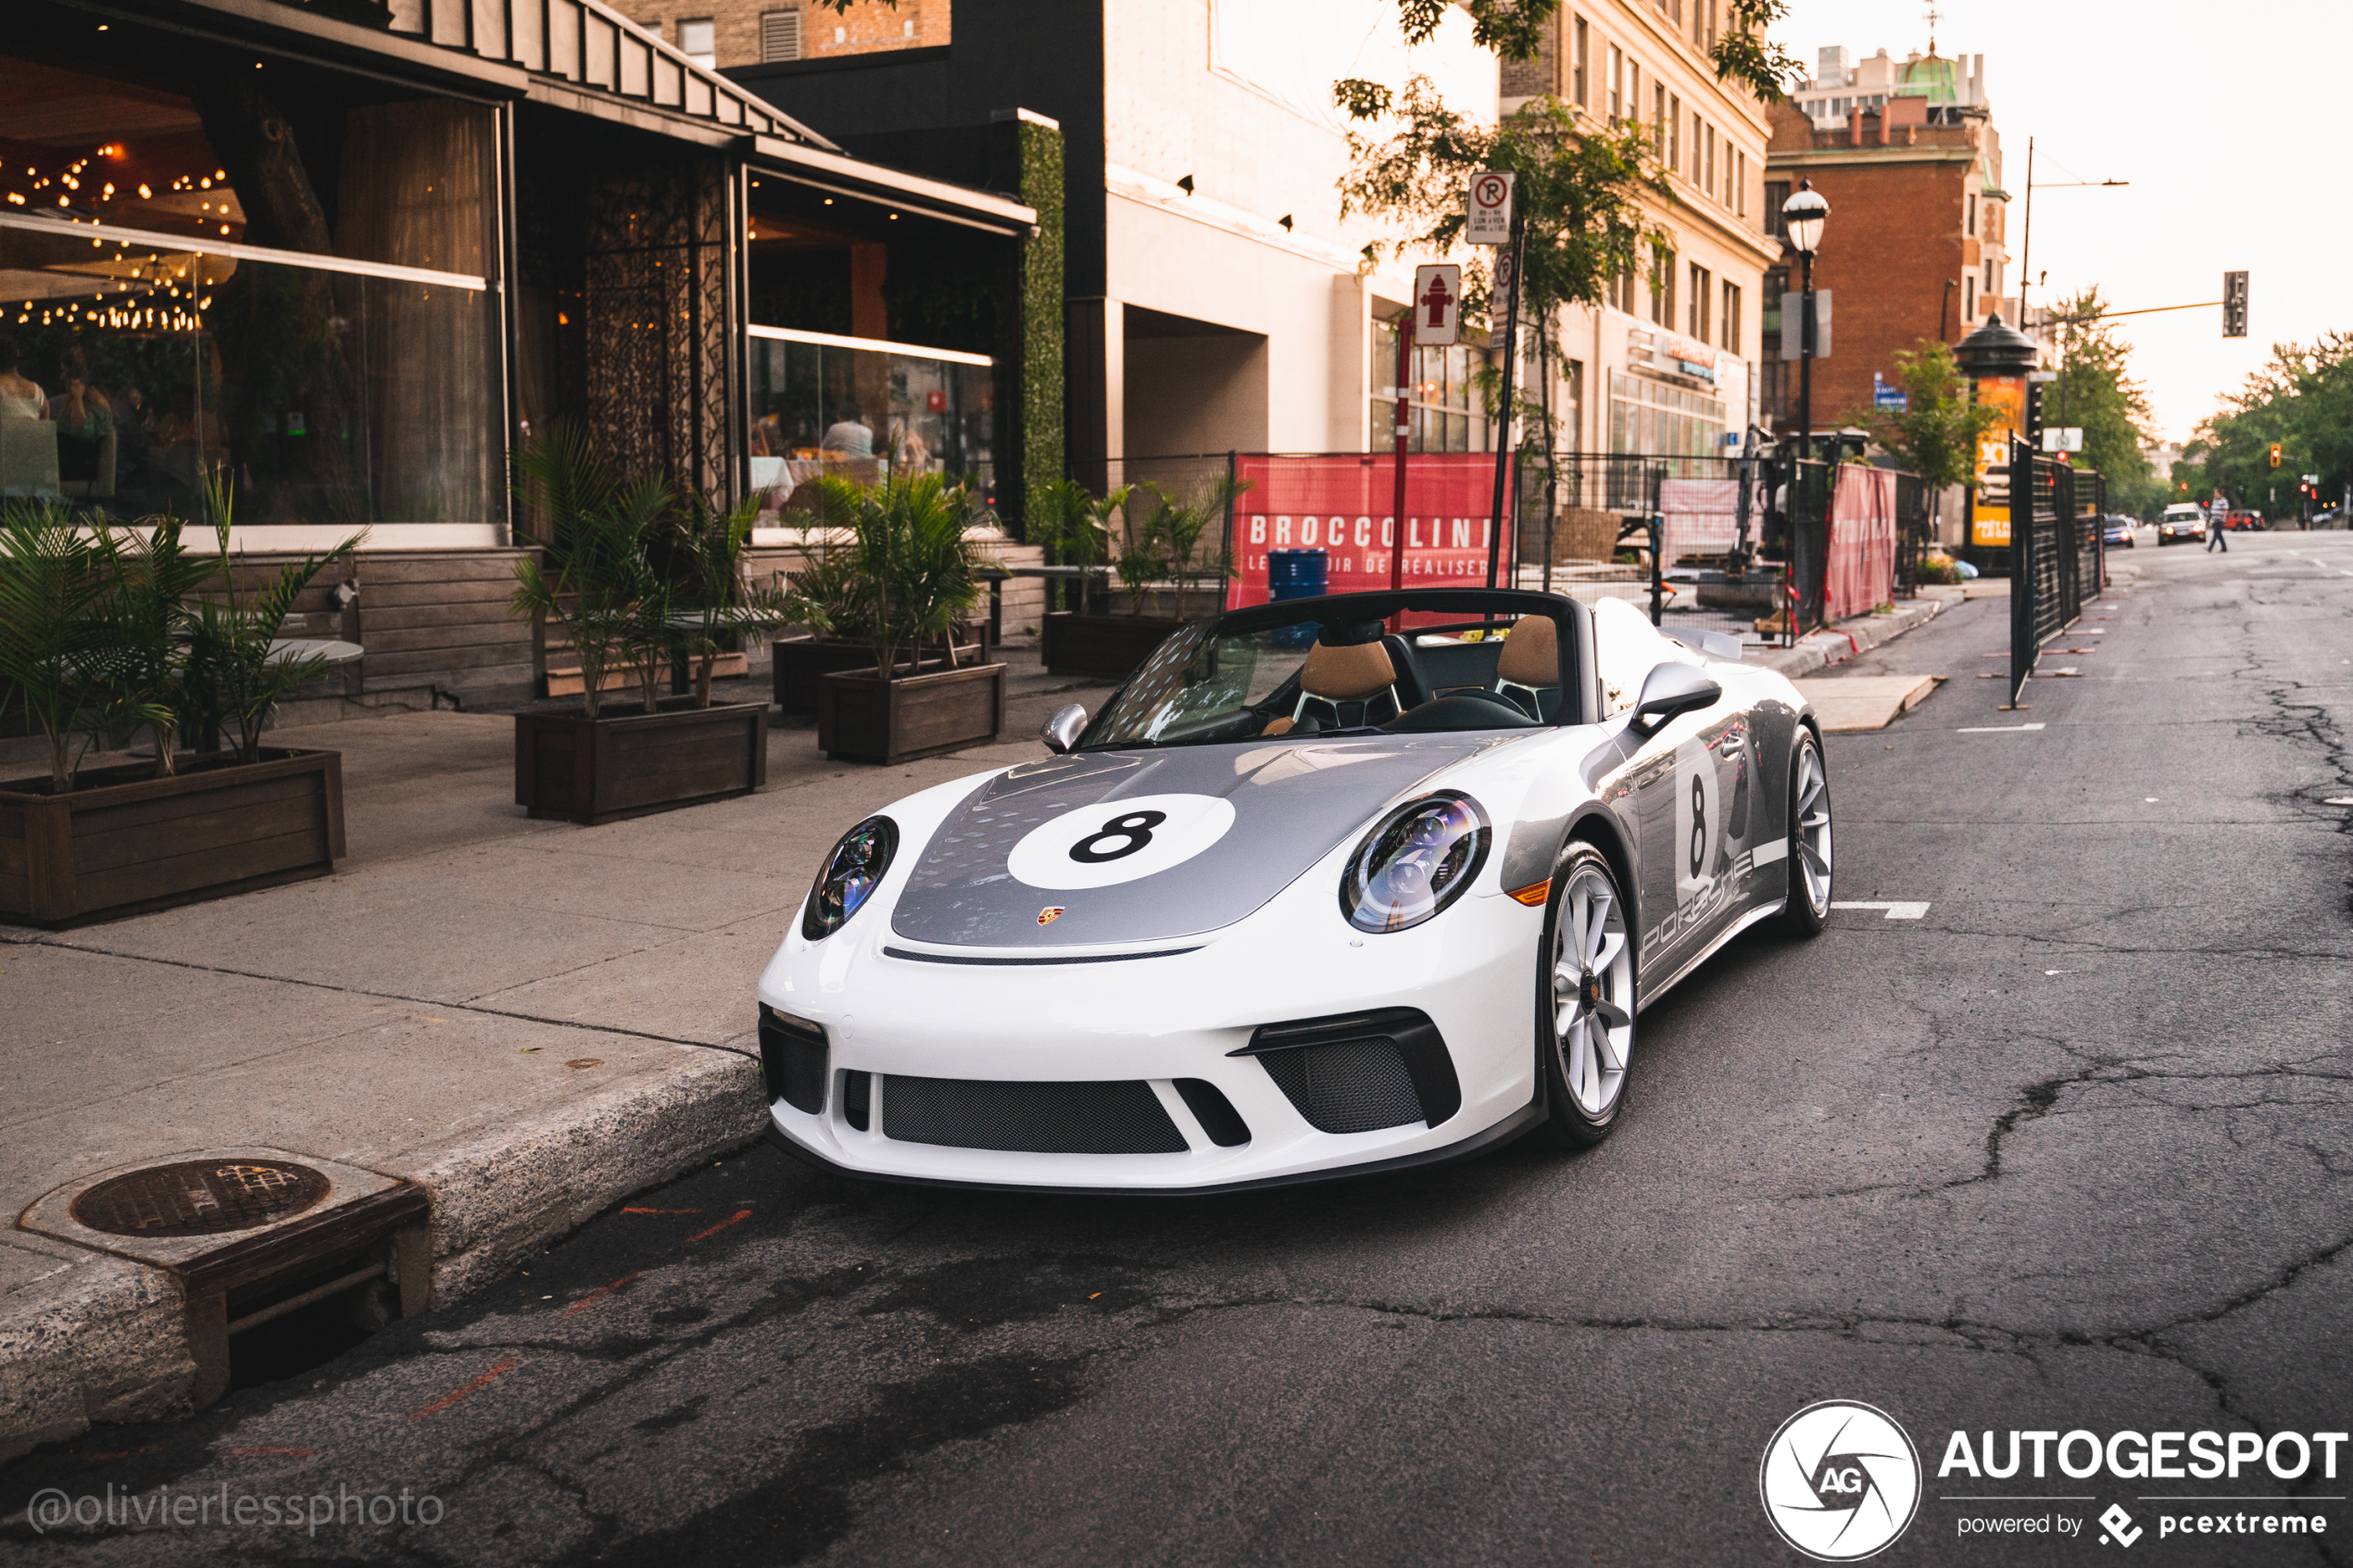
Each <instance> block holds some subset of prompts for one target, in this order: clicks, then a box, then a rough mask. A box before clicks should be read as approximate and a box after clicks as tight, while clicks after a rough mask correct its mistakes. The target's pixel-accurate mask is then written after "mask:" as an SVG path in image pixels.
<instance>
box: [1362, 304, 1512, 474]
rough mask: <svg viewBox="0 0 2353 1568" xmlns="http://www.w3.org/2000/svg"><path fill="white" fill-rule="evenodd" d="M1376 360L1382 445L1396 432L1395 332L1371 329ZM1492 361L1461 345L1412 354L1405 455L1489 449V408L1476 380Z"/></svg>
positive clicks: (1376, 428)
mask: <svg viewBox="0 0 2353 1568" xmlns="http://www.w3.org/2000/svg"><path fill="white" fill-rule="evenodd" d="M1373 358H1374V361H1375V363H1377V364H1378V365H1379V366H1380V367H1381V377H1380V382H1379V383H1378V384H1376V385H1375V387H1374V389H1373V392H1374V395H1373V398H1372V412H1373V432H1374V435H1375V439H1376V440H1377V441H1379V442H1380V443H1382V444H1383V445H1387V444H1389V443H1390V442H1393V441H1394V440H1395V439H1396V432H1397V403H1396V398H1397V388H1396V387H1395V386H1394V385H1393V384H1390V377H1392V376H1394V375H1395V374H1396V373H1397V326H1396V323H1395V322H1393V321H1376V322H1374V323H1373ZM1489 359H1490V356H1489V354H1488V351H1487V350H1485V349H1483V348H1473V347H1471V346H1470V345H1467V344H1457V345H1454V346H1453V347H1451V348H1416V349H1415V350H1414V358H1413V369H1412V371H1411V372H1410V373H1411V375H1412V377H1413V381H1412V383H1411V384H1410V386H1409V387H1408V388H1407V391H1406V395H1405V404H1406V408H1407V410H1408V413H1409V416H1410V418H1409V420H1408V423H1409V425H1410V427H1411V428H1410V430H1409V433H1408V434H1407V435H1406V438H1405V446H1406V450H1408V451H1412V452H1484V451H1486V450H1488V449H1489V442H1488V431H1489V421H1488V419H1487V405H1486V403H1485V401H1484V400H1483V398H1482V397H1481V395H1480V394H1479V391H1478V385H1477V383H1476V379H1475V378H1476V377H1477V376H1478V372H1479V371H1481V370H1485V369H1486V368H1487V365H1488V363H1489Z"/></svg>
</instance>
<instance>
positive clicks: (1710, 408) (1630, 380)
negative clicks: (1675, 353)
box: [1609, 370, 1724, 458]
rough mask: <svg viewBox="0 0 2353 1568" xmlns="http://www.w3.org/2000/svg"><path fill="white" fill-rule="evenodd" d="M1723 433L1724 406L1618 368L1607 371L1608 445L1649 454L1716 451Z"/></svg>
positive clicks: (1616, 449)
mask: <svg viewBox="0 0 2353 1568" xmlns="http://www.w3.org/2000/svg"><path fill="white" fill-rule="evenodd" d="M1723 434H1724V405H1723V403H1722V402H1721V401H1720V400H1719V399H1717V398H1714V397H1708V396H1705V395H1701V394H1699V393H1696V392H1685V391H1683V390H1681V389H1680V388H1678V387H1672V386H1667V385H1666V384H1665V383H1660V382H1655V381H1652V380H1650V379H1649V378H1647V377H1644V376H1629V375H1628V374H1626V373H1625V372H1624V371H1622V370H1612V371H1611V372H1610V373H1609V449H1610V450H1611V451H1613V452H1642V453H1648V454H1650V455H1652V456H1654V457H1689V458H1705V457H1709V456H1713V455H1716V454H1717V452H1718V446H1719V445H1720V443H1721V441H1722V438H1723Z"/></svg>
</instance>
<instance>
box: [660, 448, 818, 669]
mask: <svg viewBox="0 0 2353 1568" xmlns="http://www.w3.org/2000/svg"><path fill="white" fill-rule="evenodd" d="M761 500H762V497H761V496H760V495H757V494H754V495H748V496H746V497H745V498H744V499H743V500H742V501H741V502H739V503H737V504H736V507H735V508H733V509H731V510H728V511H724V512H723V511H720V510H718V509H717V508H712V507H711V506H709V505H707V504H705V503H704V502H702V501H700V500H699V499H698V500H696V501H694V502H692V503H690V504H689V505H688V507H687V508H686V511H685V514H684V515H683V517H682V518H681V519H680V521H679V525H678V529H677V532H676V533H673V535H672V536H671V541H670V543H671V554H672V559H673V566H674V568H675V571H674V573H673V594H672V597H673V598H674V600H675V603H676V608H677V610H678V611H679V612H681V613H683V615H684V616H685V617H686V618H688V619H690V620H691V621H693V630H692V631H690V632H689V633H687V636H686V652H687V656H688V657H689V658H690V659H693V660H694V661H695V666H694V670H695V706H696V707H697V708H709V707H710V706H711V666H712V665H713V664H714V663H715V662H717V660H718V658H719V656H720V654H721V653H723V652H724V651H725V650H724V648H723V647H722V646H721V639H722V637H723V636H733V637H735V638H737V639H739V640H741V641H743V642H746V643H749V644H752V645H757V644H758V643H759V641H760V639H761V636H762V634H764V633H765V632H766V631H767V629H768V628H769V627H771V626H776V625H783V624H786V623H791V622H799V623H801V624H805V625H809V626H812V627H814V628H815V629H816V630H817V631H818V632H820V633H822V632H824V631H825V630H826V628H827V626H828V625H829V624H830V622H829V621H828V618H827V615H826V611H825V608H824V606H822V605H820V604H818V603H817V602H815V601H814V600H813V599H812V598H810V597H809V596H805V595H802V594H799V593H794V592H780V591H778V590H776V589H774V588H754V587H752V586H751V585H750V584H749V583H746V582H745V581H744V577H743V565H742V563H743V554H744V547H745V546H747V545H749V543H750V542H751V529H752V523H753V521H754V520H755V519H757V518H758V517H759V515H760V508H761Z"/></svg>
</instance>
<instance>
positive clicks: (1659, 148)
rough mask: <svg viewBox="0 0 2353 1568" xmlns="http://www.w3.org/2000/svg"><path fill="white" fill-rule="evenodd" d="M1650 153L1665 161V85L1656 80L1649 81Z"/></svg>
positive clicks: (1660, 160) (1662, 161)
mask: <svg viewBox="0 0 2353 1568" xmlns="http://www.w3.org/2000/svg"><path fill="white" fill-rule="evenodd" d="M1651 154H1652V156H1653V157H1656V158H1657V159H1658V161H1659V162H1661V163H1665V162H1666V161H1667V86H1666V83H1664V82H1652V83H1651Z"/></svg>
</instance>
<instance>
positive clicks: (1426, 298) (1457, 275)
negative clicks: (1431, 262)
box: [1414, 262, 1463, 348]
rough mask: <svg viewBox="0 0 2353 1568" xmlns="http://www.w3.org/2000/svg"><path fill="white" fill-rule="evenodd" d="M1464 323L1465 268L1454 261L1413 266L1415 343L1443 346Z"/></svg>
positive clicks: (1447, 343)
mask: <svg viewBox="0 0 2353 1568" xmlns="http://www.w3.org/2000/svg"><path fill="white" fill-rule="evenodd" d="M1462 325H1463V270H1462V269H1461V268H1460V267H1457V266H1454V265H1453V263H1451V262H1441V263H1440V264H1439V265H1437V266H1434V267H1416V268H1415V269H1414V342H1415V343H1416V344H1417V345H1420V346H1422V347H1426V348H1428V347H1441V346H1444V345H1449V344H1452V343H1453V342H1454V340H1455V337H1456V334H1457V333H1459V332H1461V331H1462Z"/></svg>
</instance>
